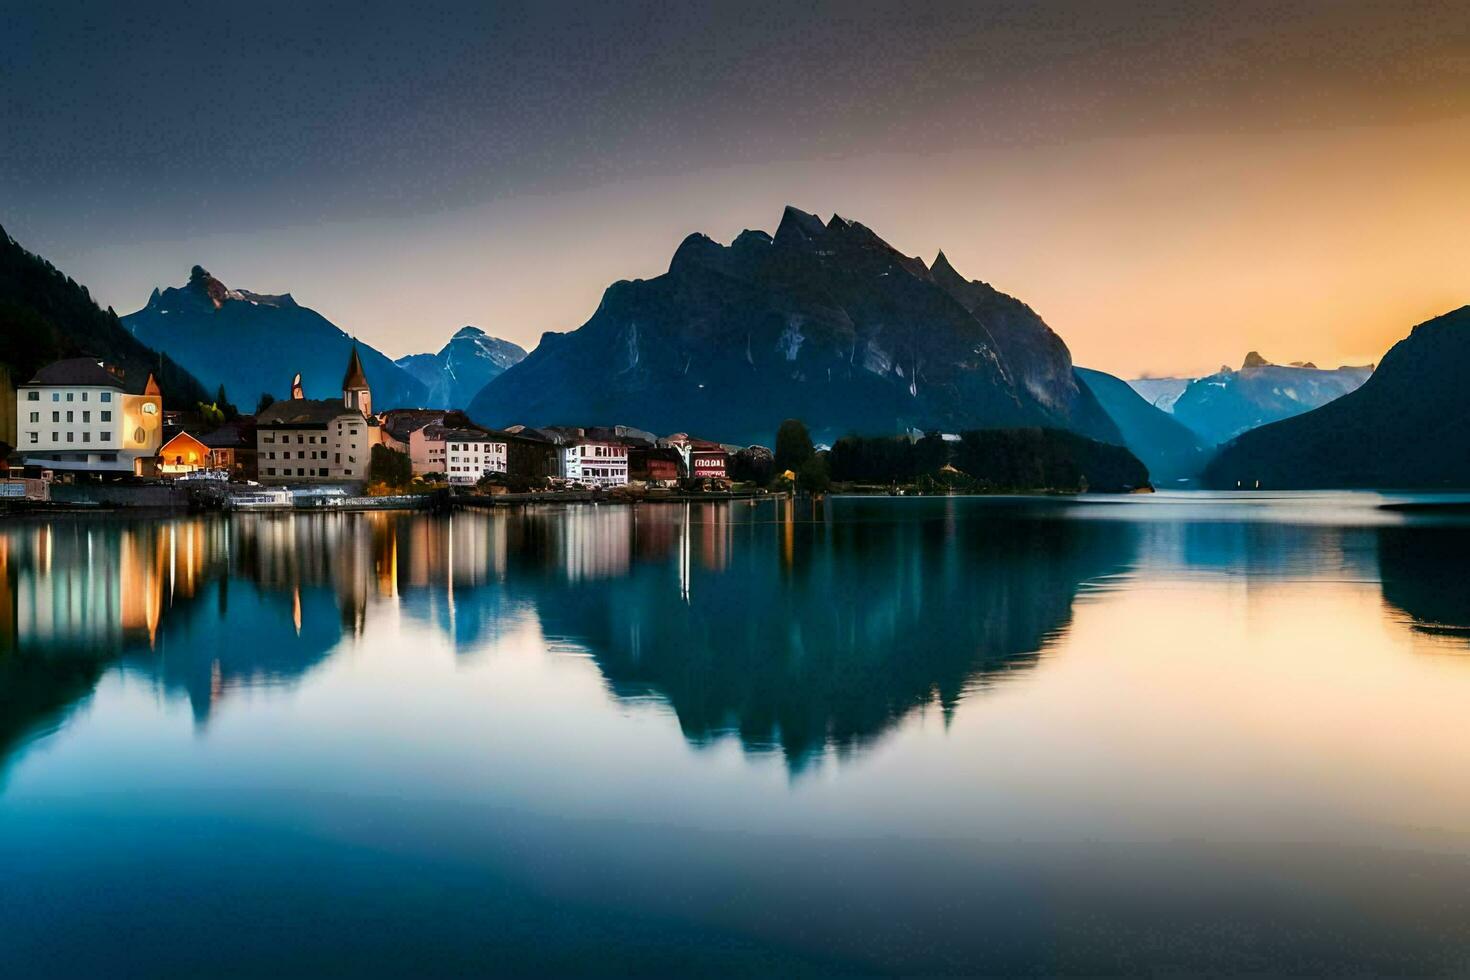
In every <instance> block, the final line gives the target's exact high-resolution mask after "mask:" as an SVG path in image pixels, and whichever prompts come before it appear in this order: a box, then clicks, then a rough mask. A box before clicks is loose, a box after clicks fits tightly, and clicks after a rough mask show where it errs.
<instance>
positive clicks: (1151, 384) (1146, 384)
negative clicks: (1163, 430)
mask: <svg viewBox="0 0 1470 980" xmlns="http://www.w3.org/2000/svg"><path fill="white" fill-rule="evenodd" d="M1193 380H1194V379H1193V378H1134V379H1133V380H1132V381H1130V382H1128V387H1130V388H1132V389H1133V390H1134V391H1136V392H1138V394H1139V396H1140V397H1141V398H1142V399H1143V400H1144V401H1146V402H1148V403H1149V404H1150V405H1152V406H1153V407H1154V408H1157V409H1159V410H1160V411H1162V412H1172V411H1174V403H1175V402H1177V401H1178V400H1179V396H1180V395H1182V394H1184V389H1185V388H1188V387H1189V383H1190V382H1191V381H1193Z"/></svg>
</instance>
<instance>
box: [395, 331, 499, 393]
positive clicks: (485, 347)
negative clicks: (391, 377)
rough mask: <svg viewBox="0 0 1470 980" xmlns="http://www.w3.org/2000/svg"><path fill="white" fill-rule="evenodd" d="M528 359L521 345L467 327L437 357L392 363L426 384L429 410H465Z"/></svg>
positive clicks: (412, 356)
mask: <svg viewBox="0 0 1470 980" xmlns="http://www.w3.org/2000/svg"><path fill="white" fill-rule="evenodd" d="M525 356H526V351H525V348H523V347H521V346H520V345H519V344H514V343H511V342H510V341H509V340H501V339H500V338H499V337H492V336H490V335H489V334H487V333H486V332H485V331H483V330H481V329H480V328H479V327H469V326H466V327H461V328H460V329H459V330H458V331H456V332H455V334H454V336H453V337H451V338H450V339H449V342H448V343H447V344H445V345H444V346H443V347H442V348H440V349H439V352H438V353H437V354H408V355H405V356H404V357H400V358H399V359H398V360H396V361H394V362H393V363H395V364H397V365H398V366H399V367H401V368H403V369H404V370H405V371H407V372H408V373H409V374H412V375H413V376H414V377H416V378H418V379H419V380H420V381H422V382H423V383H424V387H425V389H426V391H427V394H426V396H425V397H426V399H427V405H428V406H429V407H432V408H463V407H464V406H466V405H468V404H469V403H470V401H471V399H473V398H474V397H475V395H477V394H479V392H480V389H481V388H483V387H485V385H486V384H488V383H489V382H490V380H491V379H492V378H496V377H499V376H500V375H501V374H502V373H504V372H505V370H506V369H507V368H509V367H510V366H511V365H513V364H518V363H520V361H521V360H522V359H524V358H525Z"/></svg>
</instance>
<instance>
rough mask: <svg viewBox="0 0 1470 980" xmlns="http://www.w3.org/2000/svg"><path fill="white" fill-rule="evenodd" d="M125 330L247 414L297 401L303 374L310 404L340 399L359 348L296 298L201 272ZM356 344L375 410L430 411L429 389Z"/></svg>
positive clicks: (158, 298)
mask: <svg viewBox="0 0 1470 980" xmlns="http://www.w3.org/2000/svg"><path fill="white" fill-rule="evenodd" d="M122 323H123V325H124V326H126V327H127V328H128V329H129V330H130V331H132V333H133V335H134V336H135V337H137V338H138V339H139V340H141V341H143V342H144V343H146V344H148V345H150V346H152V347H156V348H158V349H159V350H163V351H167V352H168V354H169V356H170V357H172V358H174V359H175V360H177V361H178V362H179V363H180V364H182V365H183V366H184V367H186V368H187V369H189V371H191V372H192V373H193V374H194V375H195V376H196V377H198V378H199V380H200V381H201V382H203V383H204V385H205V386H206V387H207V388H208V389H209V390H210V391H211V392H213V391H214V390H215V389H216V388H217V387H218V386H219V385H224V387H225V390H226V392H227V394H228V395H229V396H230V397H231V399H232V400H233V401H235V402H236V404H238V405H239V406H240V407H241V409H242V410H245V411H249V410H250V409H251V408H253V407H254V405H255V402H256V399H257V397H258V396H259V395H260V394H262V393H266V392H268V393H269V394H271V395H273V396H275V397H276V398H284V397H286V396H288V395H290V394H291V379H292V378H293V377H294V376H295V375H296V373H297V372H300V374H301V380H302V384H303V385H304V386H305V389H306V395H307V397H308V398H324V397H336V396H337V394H338V393H339V392H340V391H341V390H342V366H343V365H344V364H346V363H347V357H348V354H349V353H350V352H351V350H352V346H353V344H354V342H355V341H354V339H353V338H352V337H351V336H349V335H348V334H347V333H346V332H345V331H343V330H342V329H341V328H340V327H338V326H337V325H336V324H334V323H332V322H331V321H330V320H328V319H327V318H326V317H324V316H322V315H321V314H320V313H318V312H316V311H315V310H313V309H311V308H309V307H305V306H302V305H300V304H298V303H297V302H296V300H295V299H293V298H292V297H291V295H290V294H289V293H285V294H281V295H270V294H266V293H254V292H250V291H249V290H244V289H230V288H228V287H226V286H225V284H224V283H222V282H220V281H219V280H218V279H216V278H215V277H214V276H212V275H210V274H209V273H208V272H207V271H206V270H205V269H203V268H202V267H200V266H197V265H196V266H194V268H193V270H191V271H190V273H189V280H188V282H186V283H185V284H184V285H183V286H179V287H170V288H168V289H164V290H162V291H160V290H158V289H155V290H153V295H152V296H151V297H149V300H148V305H147V306H145V307H143V309H141V310H139V311H137V312H136V313H130V314H128V315H127V316H125V317H123V318H122ZM356 343H357V349H358V354H359V356H360V357H361V358H362V366H363V370H364V372H365V373H366V374H367V379H368V383H369V384H370V385H371V386H372V389H373V402H374V404H376V405H379V406H382V407H385V408H387V407H391V406H411V407H416V406H421V405H424V404H426V399H427V394H428V392H427V390H426V388H425V386H424V383H423V382H422V381H420V380H419V379H418V378H416V377H414V376H413V375H412V374H410V373H409V372H407V371H405V370H404V369H403V368H401V367H399V366H398V365H397V364H394V363H393V361H392V360H390V359H389V358H388V357H387V356H385V355H384V354H382V353H380V352H379V351H377V350H375V349H373V348H372V347H371V346H369V345H367V344H364V343H362V342H360V341H356Z"/></svg>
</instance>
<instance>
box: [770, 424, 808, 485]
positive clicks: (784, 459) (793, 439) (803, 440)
mask: <svg viewBox="0 0 1470 980" xmlns="http://www.w3.org/2000/svg"><path fill="white" fill-rule="evenodd" d="M814 452H815V450H814V449H813V448H812V437H811V435H810V434H809V433H808V432H807V431H806V425H805V424H803V423H802V421H801V420H800V419H787V420H786V421H785V422H782V423H781V427H780V428H779V429H777V430H776V466H775V469H776V472H777V473H784V472H786V471H787V470H791V471H792V472H794V473H799V472H801V467H802V464H803V463H805V462H806V461H807V460H809V459H811V458H812V454H813V453H814Z"/></svg>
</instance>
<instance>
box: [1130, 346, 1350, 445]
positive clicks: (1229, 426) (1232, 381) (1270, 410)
mask: <svg viewBox="0 0 1470 980" xmlns="http://www.w3.org/2000/svg"><path fill="white" fill-rule="evenodd" d="M1372 373H1373V365H1371V364H1367V365H1363V366H1361V367H1355V366H1348V365H1344V366H1343V367H1340V368H1335V369H1330V370H1323V369H1321V368H1318V367H1317V366H1316V365H1315V364H1312V363H1311V362H1310V361H1306V362H1303V361H1294V362H1292V363H1291V364H1272V363H1271V362H1270V361H1267V360H1266V359H1265V358H1264V357H1262V356H1261V355H1260V354H1258V353H1257V352H1255V351H1251V352H1250V353H1249V354H1247V355H1246V356H1245V361H1244V363H1242V364H1241V366H1240V370H1239V371H1232V370H1231V369H1230V368H1228V367H1221V368H1220V370H1219V371H1217V372H1215V373H1214V374H1211V375H1208V376H1206V377H1203V378H1195V379H1193V380H1189V381H1188V382H1187V384H1185V385H1184V387H1183V389H1182V390H1180V391H1179V392H1178V394H1177V395H1174V396H1173V397H1172V398H1171V397H1170V393H1169V392H1170V385H1172V384H1176V383H1178V382H1180V381H1181V380H1184V379H1179V378H1169V379H1163V378H1145V379H1140V380H1138V381H1131V382H1129V384H1130V385H1131V386H1132V387H1133V389H1134V390H1135V391H1138V392H1139V393H1140V394H1143V395H1144V397H1145V398H1149V400H1150V401H1152V402H1153V404H1154V405H1156V406H1158V407H1159V408H1163V409H1164V410H1166V411H1168V412H1170V413H1172V414H1173V416H1174V417H1175V418H1176V419H1178V420H1179V421H1180V422H1183V423H1184V424H1185V425H1187V426H1188V427H1189V428H1190V429H1191V430H1193V431H1194V433H1195V434H1196V435H1198V436H1199V437H1200V439H1201V441H1202V442H1203V443H1204V444H1205V445H1206V446H1216V445H1219V444H1220V443H1223V442H1228V441H1229V440H1230V439H1233V438H1234V437H1235V436H1238V435H1240V434H1241V433H1242V432H1247V431H1249V430H1251V429H1254V428H1256V427H1257V426H1262V425H1267V424H1269V423H1271V422H1278V421H1280V420H1281V419H1287V418H1291V417H1292V416H1294V415H1300V414H1302V413H1303V412H1310V411H1311V410H1312V409H1314V408H1320V407H1321V406H1323V405H1326V404H1327V403H1328V402H1330V401H1332V400H1334V399H1336V398H1341V397H1342V396H1343V395H1345V394H1347V393H1348V392H1350V391H1352V390H1354V389H1355V388H1357V387H1358V386H1359V385H1361V384H1362V383H1363V382H1364V381H1366V380H1367V379H1368V376H1369V375H1371V374H1372ZM1166 382H1167V384H1166ZM1150 395H1154V396H1156V397H1150Z"/></svg>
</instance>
